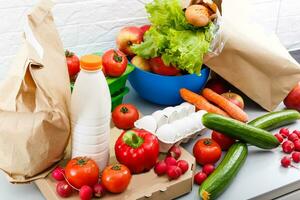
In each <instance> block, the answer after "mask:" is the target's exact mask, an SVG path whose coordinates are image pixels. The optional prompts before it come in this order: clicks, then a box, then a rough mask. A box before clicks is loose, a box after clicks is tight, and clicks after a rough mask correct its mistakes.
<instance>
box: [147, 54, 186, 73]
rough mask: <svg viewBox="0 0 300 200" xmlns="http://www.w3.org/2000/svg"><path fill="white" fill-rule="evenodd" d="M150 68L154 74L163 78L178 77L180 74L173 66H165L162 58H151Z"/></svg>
mask: <svg viewBox="0 0 300 200" xmlns="http://www.w3.org/2000/svg"><path fill="white" fill-rule="evenodd" d="M150 66H151V69H152V72H154V73H155V74H159V75H163V76H176V75H177V74H178V73H179V72H180V70H179V69H177V68H175V67H173V66H167V65H165V63H164V62H163V60H162V59H161V57H156V58H151V59H150Z"/></svg>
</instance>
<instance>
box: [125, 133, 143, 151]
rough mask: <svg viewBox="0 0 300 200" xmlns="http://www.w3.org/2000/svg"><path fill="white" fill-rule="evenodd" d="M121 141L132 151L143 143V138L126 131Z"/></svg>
mask: <svg viewBox="0 0 300 200" xmlns="http://www.w3.org/2000/svg"><path fill="white" fill-rule="evenodd" d="M123 141H124V143H126V144H127V145H128V146H130V147H132V148H134V149H136V148H139V147H140V146H141V145H142V144H143V143H144V140H143V138H141V137H139V136H138V135H137V134H136V133H135V132H134V131H127V132H126V133H125V134H124V136H123Z"/></svg>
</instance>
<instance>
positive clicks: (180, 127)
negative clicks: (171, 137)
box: [171, 119, 188, 139]
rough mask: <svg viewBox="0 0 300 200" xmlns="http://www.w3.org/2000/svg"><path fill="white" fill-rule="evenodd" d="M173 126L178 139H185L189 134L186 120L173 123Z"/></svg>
mask: <svg viewBox="0 0 300 200" xmlns="http://www.w3.org/2000/svg"><path fill="white" fill-rule="evenodd" d="M171 125H172V126H173V128H174V129H175V130H176V136H177V139H178V138H180V139H181V138H184V137H185V135H186V134H187V130H188V127H187V124H185V122H184V120H182V119H180V120H177V121H175V122H173V123H172V124H171Z"/></svg>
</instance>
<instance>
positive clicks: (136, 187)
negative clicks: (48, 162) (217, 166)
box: [35, 128, 196, 200]
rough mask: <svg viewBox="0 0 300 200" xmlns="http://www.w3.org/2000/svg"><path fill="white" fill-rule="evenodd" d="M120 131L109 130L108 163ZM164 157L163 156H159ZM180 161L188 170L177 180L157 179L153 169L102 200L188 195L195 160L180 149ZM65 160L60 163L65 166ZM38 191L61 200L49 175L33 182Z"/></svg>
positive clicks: (112, 159) (161, 199)
mask: <svg viewBox="0 0 300 200" xmlns="http://www.w3.org/2000/svg"><path fill="white" fill-rule="evenodd" d="M120 133H121V130H119V129H117V128H112V129H111V142H110V144H111V147H110V152H111V155H110V163H115V162H116V158H115V155H114V144H115V141H116V140H117V138H118V136H119V135H120ZM161 156H164V155H161ZM180 159H184V160H186V161H187V162H188V163H189V165H190V169H189V170H188V171H187V172H186V173H185V174H184V175H182V176H181V177H180V178H179V179H178V180H175V181H169V180H168V178H167V176H162V177H158V176H157V175H156V174H155V173H154V171H153V169H152V170H151V171H149V172H147V173H144V174H139V175H133V176H132V180H131V182H130V185H129V186H128V188H127V190H126V191H125V192H123V193H121V194H106V195H105V197H104V198H102V199H104V200H123V199H124V200H133V199H139V200H141V199H148V200H149V199H157V200H169V199H174V198H176V197H179V196H181V195H183V194H186V193H189V192H190V191H191V190H192V187H193V175H194V171H195V166H196V163H195V158H194V157H193V156H192V155H191V154H190V153H189V152H187V151H186V150H184V149H183V148H182V155H181V158H180ZM65 164H66V160H64V161H62V162H61V165H65ZM35 184H36V185H37V186H38V188H39V189H40V191H41V192H42V193H43V195H44V196H45V198H46V199H48V200H63V198H61V197H59V196H58V195H57V194H56V191H55V189H56V181H55V180H54V179H52V178H51V175H49V176H48V177H46V178H45V179H40V180H37V181H35ZM68 199H69V200H75V199H79V197H78V193H74V194H73V196H71V197H70V198H68Z"/></svg>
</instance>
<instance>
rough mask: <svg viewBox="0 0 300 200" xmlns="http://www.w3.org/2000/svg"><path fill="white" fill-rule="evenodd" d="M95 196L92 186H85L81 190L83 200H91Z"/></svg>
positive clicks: (80, 194) (80, 195)
mask: <svg viewBox="0 0 300 200" xmlns="http://www.w3.org/2000/svg"><path fill="white" fill-rule="evenodd" d="M92 196H93V190H92V188H91V187H90V186H88V185H84V186H82V187H81V188H80V190H79V197H80V199H81V200H91V199H92Z"/></svg>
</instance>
